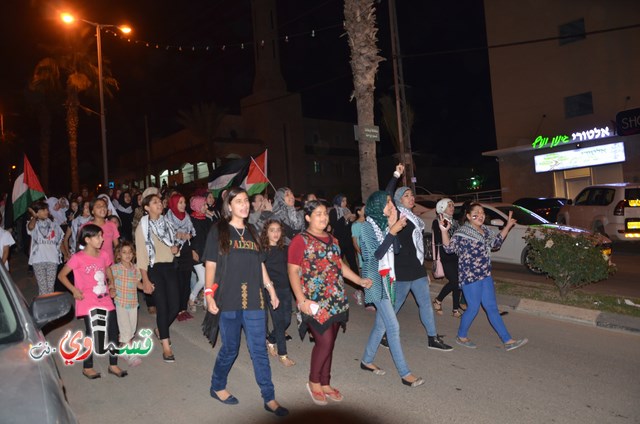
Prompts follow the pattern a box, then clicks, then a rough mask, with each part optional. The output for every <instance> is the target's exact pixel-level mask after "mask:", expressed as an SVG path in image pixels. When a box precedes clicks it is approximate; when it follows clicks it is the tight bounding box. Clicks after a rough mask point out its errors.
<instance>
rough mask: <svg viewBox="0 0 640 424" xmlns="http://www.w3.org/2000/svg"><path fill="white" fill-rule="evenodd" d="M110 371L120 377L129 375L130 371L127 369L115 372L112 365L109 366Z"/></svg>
mask: <svg viewBox="0 0 640 424" xmlns="http://www.w3.org/2000/svg"><path fill="white" fill-rule="evenodd" d="M108 371H109V374H113V375H115V376H116V377H118V378H123V377H126V376H128V375H129V373H128V372H127V371H126V370H120V372H115V371H113V370H112V369H111V367H109V369H108Z"/></svg>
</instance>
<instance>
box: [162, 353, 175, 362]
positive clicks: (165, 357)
mask: <svg viewBox="0 0 640 424" xmlns="http://www.w3.org/2000/svg"><path fill="white" fill-rule="evenodd" d="M162 359H163V360H164V362H167V363H171V362H176V357H175V356H173V355H165V354H164V353H163V354H162Z"/></svg>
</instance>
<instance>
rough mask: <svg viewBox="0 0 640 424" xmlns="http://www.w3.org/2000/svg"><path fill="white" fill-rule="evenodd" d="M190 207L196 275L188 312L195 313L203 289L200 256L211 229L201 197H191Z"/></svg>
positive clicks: (203, 200) (204, 203)
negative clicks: (193, 230)
mask: <svg viewBox="0 0 640 424" xmlns="http://www.w3.org/2000/svg"><path fill="white" fill-rule="evenodd" d="M189 206H190V207H191V223H192V224H193V228H195V230H196V235H195V236H194V237H193V238H192V239H191V247H192V248H193V250H192V257H193V271H194V273H195V275H196V278H197V280H196V282H195V283H194V284H192V287H191V294H190V295H189V303H188V311H189V312H195V311H196V308H197V306H198V305H197V299H198V294H199V293H200V290H202V289H203V288H204V274H205V273H204V262H203V260H202V255H203V254H204V247H205V243H206V241H207V234H208V233H209V228H211V221H210V220H208V219H207V215H206V211H207V203H206V200H205V198H204V197H203V196H193V197H192V198H191V200H190V201H189Z"/></svg>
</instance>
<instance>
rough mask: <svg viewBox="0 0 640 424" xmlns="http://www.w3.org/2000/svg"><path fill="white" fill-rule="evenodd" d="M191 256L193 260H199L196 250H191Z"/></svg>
mask: <svg viewBox="0 0 640 424" xmlns="http://www.w3.org/2000/svg"><path fill="white" fill-rule="evenodd" d="M191 257H192V258H193V260H194V261H195V262H200V255H198V252H196V251H195V250H192V251H191Z"/></svg>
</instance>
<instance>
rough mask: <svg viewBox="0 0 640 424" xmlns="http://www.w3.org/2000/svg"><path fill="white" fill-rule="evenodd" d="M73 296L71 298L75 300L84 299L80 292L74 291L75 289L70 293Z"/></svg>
mask: <svg viewBox="0 0 640 424" xmlns="http://www.w3.org/2000/svg"><path fill="white" fill-rule="evenodd" d="M71 292H72V294H73V298H74V299H76V300H83V299H84V294H82V292H81V291H80V290H78V289H76V288H75V287H74V288H73V290H72V291H71Z"/></svg>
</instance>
